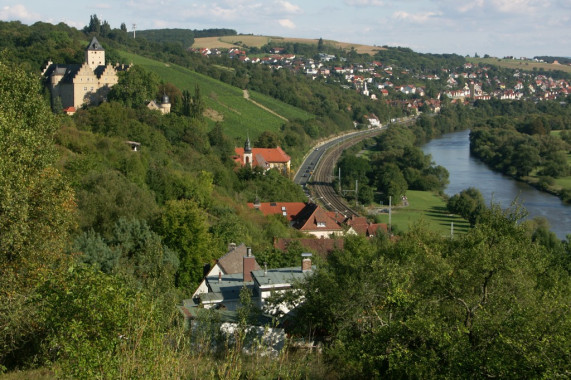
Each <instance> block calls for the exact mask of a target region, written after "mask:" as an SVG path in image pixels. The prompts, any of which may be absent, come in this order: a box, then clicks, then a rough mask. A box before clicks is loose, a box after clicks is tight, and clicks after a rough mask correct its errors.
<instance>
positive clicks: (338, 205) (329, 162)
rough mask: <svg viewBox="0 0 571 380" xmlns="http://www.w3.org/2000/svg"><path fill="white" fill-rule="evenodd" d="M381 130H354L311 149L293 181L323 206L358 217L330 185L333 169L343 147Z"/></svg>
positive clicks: (347, 215) (333, 174) (374, 134)
mask: <svg viewBox="0 0 571 380" xmlns="http://www.w3.org/2000/svg"><path fill="white" fill-rule="evenodd" d="M382 131H383V129H381V128H375V129H372V130H366V131H361V132H355V133H351V134H347V135H344V136H340V137H336V138H334V139H331V140H329V141H327V142H325V143H324V144H321V145H320V146H318V147H316V148H314V150H313V151H312V152H310V153H309V154H308V155H307V157H306V159H305V160H304V161H303V163H302V164H301V165H300V167H299V170H298V171H297V173H296V175H295V177H294V182H295V183H297V184H299V185H301V186H303V187H304V189H305V190H306V194H307V195H308V197H310V199H311V197H312V196H313V199H314V200H318V201H319V202H320V203H322V204H323V205H324V207H325V208H326V209H328V210H330V211H337V212H339V213H341V214H343V215H345V216H346V217H350V216H353V215H355V216H358V215H359V214H358V213H357V211H355V210H353V209H352V208H351V207H350V206H349V205H348V204H347V202H345V200H344V199H343V198H342V197H340V196H339V195H338V194H337V192H336V191H335V189H334V188H333V184H332V181H333V178H334V177H335V173H333V170H334V169H335V165H336V164H337V161H338V160H339V157H341V153H342V152H343V150H345V149H346V148H348V147H350V146H352V145H355V144H357V143H358V142H360V141H362V140H364V139H366V138H370V137H373V136H376V135H377V134H379V133H381V132H382ZM307 186H310V188H311V193H312V194H309V192H308V189H307Z"/></svg>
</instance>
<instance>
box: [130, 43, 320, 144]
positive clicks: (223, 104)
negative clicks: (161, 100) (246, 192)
mask: <svg viewBox="0 0 571 380" xmlns="http://www.w3.org/2000/svg"><path fill="white" fill-rule="evenodd" d="M121 56H122V57H123V58H125V59H127V60H128V61H130V62H133V63H134V64H137V65H141V66H143V67H144V68H145V69H146V70H149V71H153V72H155V73H156V74H157V75H158V76H159V77H160V78H161V79H162V80H163V81H165V82H170V83H173V84H174V85H175V86H177V87H178V88H179V89H180V90H181V91H182V90H188V91H190V92H191V93H194V88H195V86H196V85H197V84H198V86H199V87H200V91H201V94H202V98H203V99H204V103H205V104H206V108H207V110H206V112H205V116H206V117H207V120H208V121H209V124H211V125H214V123H215V122H221V125H222V128H223V130H224V133H226V134H227V135H228V136H230V137H235V138H243V137H244V136H245V135H246V133H249V135H250V137H252V138H256V137H257V136H258V135H259V134H261V133H262V132H264V131H278V130H279V129H280V127H281V126H282V125H283V123H284V121H283V120H282V119H281V118H280V117H278V116H276V115H274V114H272V113H271V112H268V111H266V110H264V109H263V108H260V107H259V106H257V105H255V104H254V103H253V102H250V101H248V100H246V99H244V94H243V91H242V90H241V89H239V88H237V87H233V86H230V85H228V84H225V83H223V82H220V81H217V80H215V79H212V78H210V77H208V76H206V75H202V74H199V73H196V72H194V71H192V70H189V69H186V68H184V67H181V66H177V65H173V64H165V63H163V62H159V61H155V60H152V59H148V58H145V57H141V56H139V55H135V54H129V53H125V52H122V53H121ZM252 95H253V96H252V98H253V99H255V100H256V101H257V102H259V103H260V104H263V105H264V106H265V107H267V108H269V109H271V110H272V111H274V112H275V113H277V114H279V115H281V116H283V117H284V118H286V119H290V120H291V119H296V118H301V119H309V118H311V117H312V116H311V115H310V114H308V113H307V112H305V111H303V110H301V109H299V108H296V107H293V106H290V105H289V104H285V103H282V102H280V101H278V100H275V99H273V98H270V97H268V96H264V95H262V94H257V93H252Z"/></svg>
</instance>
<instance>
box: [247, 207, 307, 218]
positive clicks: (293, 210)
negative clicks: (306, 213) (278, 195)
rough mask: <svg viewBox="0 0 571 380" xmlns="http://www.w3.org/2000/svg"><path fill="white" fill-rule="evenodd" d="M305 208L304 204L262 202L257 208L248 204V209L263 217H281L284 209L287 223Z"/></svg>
mask: <svg viewBox="0 0 571 380" xmlns="http://www.w3.org/2000/svg"><path fill="white" fill-rule="evenodd" d="M305 206H306V204H305V203H303V202H264V203H260V204H259V206H258V207H256V206H255V205H254V204H253V203H248V207H250V208H256V209H258V210H260V211H261V212H262V214H264V215H283V213H284V208H285V213H286V217H287V219H288V220H289V221H292V220H293V219H294V218H295V217H296V216H297V214H299V213H300V212H301V210H303V209H304V208H305Z"/></svg>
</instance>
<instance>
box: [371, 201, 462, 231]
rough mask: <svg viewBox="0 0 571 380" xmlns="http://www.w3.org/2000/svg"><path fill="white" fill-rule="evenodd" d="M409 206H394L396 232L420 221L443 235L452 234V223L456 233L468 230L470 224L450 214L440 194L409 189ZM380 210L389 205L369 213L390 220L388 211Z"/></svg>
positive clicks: (393, 221) (406, 229)
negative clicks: (380, 211)
mask: <svg viewBox="0 0 571 380" xmlns="http://www.w3.org/2000/svg"><path fill="white" fill-rule="evenodd" d="M406 197H407V201H408V206H400V205H399V206H395V207H392V215H391V222H392V226H393V231H394V232H407V231H409V230H410V228H411V227H412V226H414V225H416V224H419V223H426V224H427V226H428V228H429V229H430V230H431V231H434V232H436V233H438V234H441V235H442V236H450V232H451V231H450V230H451V225H452V224H453V225H454V234H463V233H466V232H467V231H468V229H469V228H470V224H469V223H468V221H467V220H466V219H463V218H462V217H461V216H459V215H455V214H450V212H449V211H448V209H447V208H446V201H445V200H444V198H443V197H442V196H440V195H438V194H435V193H433V192H430V191H417V190H407V192H406ZM379 210H388V205H383V206H376V207H370V208H368V209H367V211H368V212H369V214H374V215H375V219H376V222H377V223H387V224H388V222H389V214H388V212H382V213H378V211H379Z"/></svg>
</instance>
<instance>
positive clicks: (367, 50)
mask: <svg viewBox="0 0 571 380" xmlns="http://www.w3.org/2000/svg"><path fill="white" fill-rule="evenodd" d="M318 41H319V39H311V38H288V37H271V36H253V35H246V34H239V35H236V36H223V37H204V38H196V39H195V40H194V44H193V45H192V47H194V48H220V49H228V48H231V47H257V48H259V47H262V46H264V45H267V44H268V43H270V42H272V43H274V44H279V43H286V42H289V43H301V44H308V45H317V42H318ZM323 42H324V44H325V45H330V46H333V47H336V48H339V49H345V50H351V48H354V49H355V50H356V51H357V52H358V53H359V54H371V55H373V54H375V52H377V51H379V50H383V48H382V47H379V46H370V45H361V44H355V43H349V42H339V41H333V40H323Z"/></svg>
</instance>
